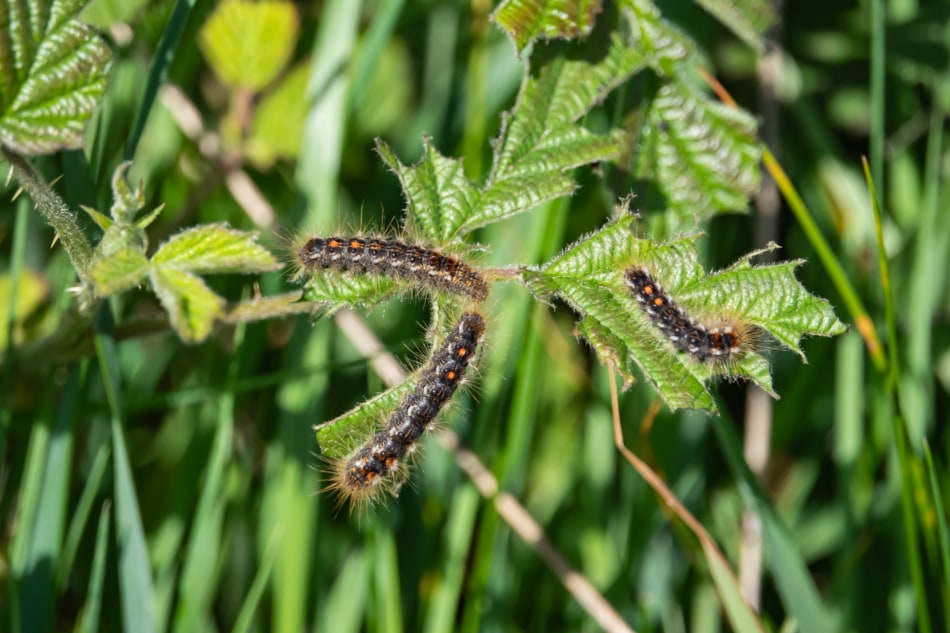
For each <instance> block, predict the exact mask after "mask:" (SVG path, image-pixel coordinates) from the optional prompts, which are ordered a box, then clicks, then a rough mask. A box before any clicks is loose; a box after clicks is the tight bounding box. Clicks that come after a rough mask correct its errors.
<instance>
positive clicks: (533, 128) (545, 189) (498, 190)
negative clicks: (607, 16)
mask: <svg viewBox="0 0 950 633" xmlns="http://www.w3.org/2000/svg"><path fill="white" fill-rule="evenodd" d="M595 45H596V46H600V47H601V48H603V50H601V51H600V52H599V57H598V58H597V59H598V61H597V62H596V63H592V62H590V61H586V60H573V59H572V60H565V59H563V58H561V57H557V56H553V57H552V58H551V59H550V61H549V62H548V63H546V64H542V65H541V66H540V68H538V69H537V70H535V71H532V73H531V75H529V76H528V77H527V78H526V81H525V85H524V87H523V89H522V93H521V95H520V96H519V99H518V103H517V104H516V105H515V109H514V113H513V115H512V116H511V118H510V120H511V124H510V126H509V127H508V128H507V129H506V130H505V131H504V133H503V136H502V138H501V139H500V141H499V144H498V147H499V148H500V151H499V155H498V157H497V159H496V161H495V164H494V165H493V168H492V172H491V175H490V177H489V180H488V183H487V184H486V186H485V187H484V188H479V187H477V186H476V185H475V184H474V183H472V182H471V181H469V180H468V179H467V178H466V177H465V175H464V172H463V169H462V162H461V161H460V160H457V159H452V158H446V157H445V156H442V155H441V154H440V153H439V152H438V151H437V150H436V149H435V148H434V147H432V145H431V144H430V143H429V142H428V141H426V143H425V153H424V155H423V158H422V160H421V161H420V162H419V163H418V164H416V165H414V166H412V167H407V166H405V165H403V164H402V163H401V162H400V161H399V159H398V158H397V157H396V156H395V154H394V153H393V152H392V150H391V149H390V148H389V146H388V145H386V144H385V143H382V142H378V143H377V150H378V151H379V154H380V156H381V157H382V158H383V160H384V161H385V162H386V163H387V165H389V167H390V168H391V169H392V170H393V172H394V173H395V174H396V176H397V177H398V178H399V180H400V182H401V184H402V187H403V191H404V193H405V196H406V198H407V200H408V211H407V224H408V227H409V231H410V232H411V233H412V234H413V235H418V236H420V237H422V238H423V239H426V240H428V241H430V242H432V243H434V244H439V245H441V246H447V245H453V244H460V243H461V239H462V237H463V236H464V235H465V234H467V233H469V232H471V231H473V230H475V229H476V228H478V227H481V226H485V225H487V224H490V223H493V222H497V221H499V220H502V219H504V218H508V217H511V216H513V215H516V214H518V213H523V212H525V211H528V210H530V209H532V208H534V207H535V206H537V205H539V204H541V203H543V202H546V201H548V200H552V199H555V198H559V197H561V196H565V195H569V194H571V193H572V192H573V191H574V188H575V187H576V184H575V183H574V181H573V179H572V178H571V177H570V174H569V171H570V170H571V169H574V168H575V167H579V166H581V165H586V164H590V163H594V162H598V161H604V160H611V159H614V158H616V157H617V156H618V155H619V154H620V152H621V151H622V150H623V136H622V133H621V132H619V131H613V132H609V133H606V134H595V133H593V132H590V131H589V130H587V129H585V128H583V127H582V126H580V125H578V124H577V120H578V119H580V118H581V117H582V116H584V115H585V114H586V113H587V112H589V111H590V109H591V108H592V107H594V106H595V105H597V104H598V103H599V102H600V101H602V100H603V98H604V97H605V96H606V95H607V94H608V93H609V92H610V91H611V90H612V89H613V88H615V87H616V86H617V85H619V84H620V83H622V82H623V81H624V80H626V79H627V78H629V77H630V76H631V75H633V74H634V73H635V72H637V71H638V70H640V69H642V68H643V67H645V66H646V64H647V60H646V59H645V58H644V56H643V55H642V54H641V53H640V52H639V51H637V50H636V49H635V48H633V47H630V46H627V45H626V44H624V43H623V41H622V40H621V38H620V37H619V36H612V37H611V39H610V42H609V44H608V46H606V47H603V46H601V45H600V44H599V43H596V44H592V46H595Z"/></svg>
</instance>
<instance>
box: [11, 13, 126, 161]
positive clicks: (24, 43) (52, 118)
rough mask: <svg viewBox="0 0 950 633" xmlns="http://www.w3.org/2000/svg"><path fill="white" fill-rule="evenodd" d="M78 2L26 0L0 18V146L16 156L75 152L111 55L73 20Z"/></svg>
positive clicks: (92, 33)
mask: <svg viewBox="0 0 950 633" xmlns="http://www.w3.org/2000/svg"><path fill="white" fill-rule="evenodd" d="M84 4H85V2H83V1H82V0H30V1H29V2H16V3H14V4H13V5H12V6H8V3H7V2H4V3H3V7H2V8H0V12H2V15H3V16H4V23H3V26H2V29H0V31H2V32H0V144H3V145H4V146H6V147H8V148H10V149H12V150H13V151H15V152H18V153H21V154H48V153H52V152H55V151H57V150H59V149H62V148H77V147H81V146H82V131H83V127H84V126H85V124H86V121H87V120H88V118H89V115H90V114H92V111H93V109H94V108H95V107H96V105H97V104H98V103H99V100H100V99H101V97H102V94H103V92H104V90H105V79H106V72H107V70H108V65H109V59H110V57H111V53H110V52H109V48H108V47H107V46H106V45H105V43H104V42H103V41H102V40H101V39H100V38H99V36H98V35H97V34H96V33H95V31H94V30H93V29H92V28H91V27H89V26H87V25H85V24H82V23H81V22H79V21H78V20H77V17H78V14H79V12H80V10H81V9H82V8H83V5H84Z"/></svg>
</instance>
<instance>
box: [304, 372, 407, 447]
mask: <svg viewBox="0 0 950 633" xmlns="http://www.w3.org/2000/svg"><path fill="white" fill-rule="evenodd" d="M417 381H418V376H412V377H410V378H409V379H407V380H405V381H404V382H402V383H401V384H399V385H396V386H395V387H392V388H390V389H387V390H386V391H384V392H382V393H381V394H379V395H378V396H375V397H374V398H371V399H370V400H367V401H366V402H363V403H361V404H359V405H358V406H357V407H355V408H354V409H352V410H350V411H348V412H347V413H344V414H343V415H341V416H339V417H338V418H335V419H333V420H330V421H329V422H324V423H323V424H321V425H319V426H317V427H316V431H317V442H319V443H320V452H321V453H323V454H324V455H325V456H326V457H328V458H330V459H344V458H346V457H348V456H349V455H351V454H353V453H354V452H355V451H356V450H357V449H358V448H359V447H360V446H361V445H362V444H363V443H365V442H366V440H367V439H369V438H370V437H372V436H373V434H375V433H376V432H377V431H379V430H380V429H381V428H383V427H384V426H386V422H388V420H389V416H390V415H392V412H393V411H395V410H396V409H397V408H398V407H399V403H401V402H402V401H403V399H404V398H405V397H406V396H407V395H408V394H409V393H410V392H411V391H412V390H413V389H415V386H416V382H417Z"/></svg>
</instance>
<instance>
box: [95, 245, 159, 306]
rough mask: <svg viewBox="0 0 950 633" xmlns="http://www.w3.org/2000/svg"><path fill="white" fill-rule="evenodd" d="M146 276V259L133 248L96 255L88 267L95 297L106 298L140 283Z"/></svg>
mask: <svg viewBox="0 0 950 633" xmlns="http://www.w3.org/2000/svg"><path fill="white" fill-rule="evenodd" d="M147 274H148V259H146V258H145V255H143V254H142V253H141V252H140V251H138V250H136V249H134V248H128V247H126V248H123V249H120V250H118V251H115V252H113V253H111V254H107V255H97V256H96V258H95V259H94V260H93V262H92V265H91V266H90V267H89V276H90V277H91V278H92V280H93V281H94V282H95V285H96V287H95V292H96V296H97V297H108V296H110V295H114V294H116V293H119V292H122V291H124V290H129V289H130V288H134V287H135V286H137V285H139V284H140V283H142V280H144V279H145V276H146V275H147Z"/></svg>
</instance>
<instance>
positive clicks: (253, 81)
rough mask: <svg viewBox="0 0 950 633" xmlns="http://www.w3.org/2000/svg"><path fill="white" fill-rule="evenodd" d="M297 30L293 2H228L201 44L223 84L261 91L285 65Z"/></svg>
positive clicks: (200, 38)
mask: <svg viewBox="0 0 950 633" xmlns="http://www.w3.org/2000/svg"><path fill="white" fill-rule="evenodd" d="M298 29H299V19H298V17H297V9H296V8H295V6H294V4H293V3H292V2H249V1H248V0H227V1H225V2H221V3H220V4H219V5H218V8H217V9H216V10H215V12H214V13H213V14H212V15H211V17H210V18H209V19H208V21H207V22H206V23H205V24H204V26H203V27H202V28H201V31H200V32H199V35H198V43H199V45H200V47H201V50H202V52H203V53H204V55H205V58H206V59H207V60H208V64H209V65H210V66H211V67H212V68H213V69H214V72H215V73H216V74H217V75H218V77H220V78H221V80H222V81H223V82H224V83H226V84H228V85H229V86H241V87H245V88H249V89H251V90H255V91H259V90H262V89H263V88H264V87H265V86H267V85H268V84H269V83H271V82H272V81H273V80H274V79H275V78H276V77H277V75H278V74H279V73H280V71H281V70H283V68H284V67H285V66H286V65H287V62H288V61H289V60H290V58H291V56H292V55H293V52H294V47H295V46H296V43H297V31H298Z"/></svg>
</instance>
